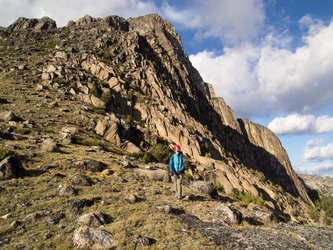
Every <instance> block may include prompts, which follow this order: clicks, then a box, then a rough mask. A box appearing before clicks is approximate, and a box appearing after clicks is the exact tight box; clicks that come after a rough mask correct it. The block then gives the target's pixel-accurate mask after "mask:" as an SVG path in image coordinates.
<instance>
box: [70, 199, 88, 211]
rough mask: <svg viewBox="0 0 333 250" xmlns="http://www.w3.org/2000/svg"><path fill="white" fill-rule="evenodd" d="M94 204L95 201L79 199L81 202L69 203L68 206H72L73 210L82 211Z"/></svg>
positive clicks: (72, 201) (73, 201)
mask: <svg viewBox="0 0 333 250" xmlns="http://www.w3.org/2000/svg"><path fill="white" fill-rule="evenodd" d="M93 204H94V201H93V200H87V199H79V200H71V201H68V205H70V206H71V207H72V208H76V209H78V210H80V209H82V208H84V207H90V206H92V205H93Z"/></svg>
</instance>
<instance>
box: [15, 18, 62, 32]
mask: <svg viewBox="0 0 333 250" xmlns="http://www.w3.org/2000/svg"><path fill="white" fill-rule="evenodd" d="M55 28H57V24H56V22H55V21H54V20H53V19H51V18H49V17H43V18H41V19H37V18H31V19H28V18H25V17H20V18H19V19H17V20H16V21H15V22H14V23H13V24H11V25H10V26H9V29H10V30H11V31H18V30H27V29H33V30H34V31H45V30H52V29H55Z"/></svg>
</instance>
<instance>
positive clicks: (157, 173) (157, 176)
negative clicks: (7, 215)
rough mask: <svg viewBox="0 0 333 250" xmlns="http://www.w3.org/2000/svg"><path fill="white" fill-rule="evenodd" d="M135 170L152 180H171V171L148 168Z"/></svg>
mask: <svg viewBox="0 0 333 250" xmlns="http://www.w3.org/2000/svg"><path fill="white" fill-rule="evenodd" d="M135 171H136V172H137V173H139V174H142V175H146V176H147V177H148V178H149V180H152V181H162V182H170V176H169V172H168V171H166V170H163V169H156V170H148V169H140V168H138V169H135Z"/></svg>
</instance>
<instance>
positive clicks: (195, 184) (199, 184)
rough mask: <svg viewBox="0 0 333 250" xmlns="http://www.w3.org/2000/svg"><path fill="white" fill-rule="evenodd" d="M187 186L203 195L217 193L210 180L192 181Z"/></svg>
mask: <svg viewBox="0 0 333 250" xmlns="http://www.w3.org/2000/svg"><path fill="white" fill-rule="evenodd" d="M189 188H191V189H193V190H195V191H197V192H199V193H202V194H205V195H210V196H212V195H216V194H217V191H216V190H215V188H214V185H213V183H212V182H207V181H192V182H191V183H190V185H189Z"/></svg>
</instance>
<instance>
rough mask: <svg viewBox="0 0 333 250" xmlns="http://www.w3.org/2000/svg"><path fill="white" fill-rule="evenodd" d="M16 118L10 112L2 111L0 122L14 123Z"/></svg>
mask: <svg viewBox="0 0 333 250" xmlns="http://www.w3.org/2000/svg"><path fill="white" fill-rule="evenodd" d="M17 119H18V118H17V117H16V116H15V115H14V113H13V112H12V111H4V112H1V113H0V121H4V122H9V121H16V120H17Z"/></svg>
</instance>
